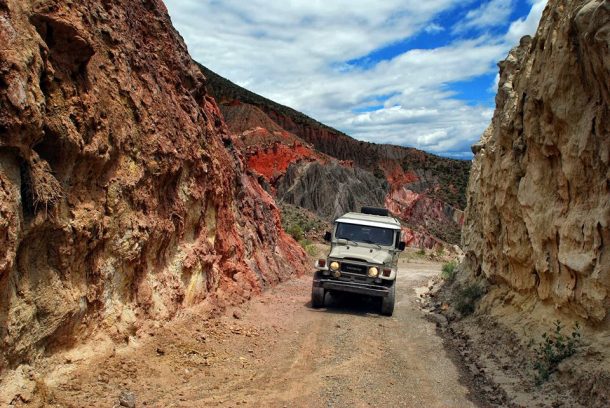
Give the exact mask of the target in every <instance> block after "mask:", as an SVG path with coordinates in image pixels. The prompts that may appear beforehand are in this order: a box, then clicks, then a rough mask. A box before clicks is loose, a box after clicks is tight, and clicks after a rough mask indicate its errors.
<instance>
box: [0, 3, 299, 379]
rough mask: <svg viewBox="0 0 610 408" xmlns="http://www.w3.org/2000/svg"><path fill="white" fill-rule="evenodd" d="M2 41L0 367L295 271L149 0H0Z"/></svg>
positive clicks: (285, 240)
mask: <svg viewBox="0 0 610 408" xmlns="http://www.w3.org/2000/svg"><path fill="white" fill-rule="evenodd" d="M0 40H1V41H2V44H3V46H2V47H1V49H0V79H1V80H0V106H2V109H0V215H1V217H0V367H10V366H14V365H17V364H19V363H22V362H25V361H27V360H28V359H31V358H34V357H36V356H38V355H41V354H44V353H49V352H52V351H53V350H56V349H57V348H60V347H66V346H69V345H70V344H72V343H73V342H74V341H75V339H76V336H79V335H85V334H86V333H88V332H90V331H91V330H92V329H93V328H94V327H97V326H98V325H99V324H101V325H102V326H103V327H112V328H113V332H114V333H117V336H119V337H120V338H121V339H122V338H126V337H128V336H130V335H132V334H133V333H134V332H135V331H137V330H138V328H139V326H140V324H141V322H142V321H143V319H167V318H170V317H172V316H173V315H174V314H175V313H176V312H177V311H178V310H179V309H180V308H181V307H184V306H185V305H188V304H192V303H196V302H200V301H202V300H204V299H205V300H206V301H209V302H213V303H215V304H220V305H224V304H229V303H234V302H239V301H241V300H242V299H246V298H248V297H250V296H251V295H252V294H253V293H256V292H258V291H260V290H261V288H263V287H265V286H267V285H270V284H273V283H275V282H278V281H280V280H283V279H286V278H287V277H289V276H290V275H291V274H292V273H300V272H304V271H305V269H306V267H305V265H304V259H305V254H304V253H303V251H302V249H301V248H300V247H299V246H298V245H297V244H296V243H295V242H294V241H293V240H292V239H291V238H289V237H288V236H287V235H286V234H284V233H283V232H282V230H281V228H280V220H279V213H278V210H277V208H276V206H275V204H274V202H273V200H272V198H271V197H270V196H268V195H267V194H266V193H265V192H264V191H263V190H262V188H261V187H260V185H259V184H258V182H256V181H255V180H254V179H253V178H252V177H249V176H247V175H246V174H245V172H244V164H243V158H242V156H241V154H240V152H239V151H238V150H236V149H234V148H233V147H232V146H234V145H235V143H238V141H237V140H236V139H234V138H232V136H230V135H229V133H228V130H227V128H226V126H225V124H224V122H223V119H222V115H221V113H220V111H219V109H218V107H217V106H216V104H215V102H214V100H213V99H211V98H210V97H208V96H206V91H205V87H204V79H203V77H202V75H201V72H200V71H199V70H198V69H197V67H196V66H195V65H194V64H193V63H192V61H191V58H190V57H189V55H188V53H187V51H186V47H185V45H184V44H183V42H182V41H181V39H180V37H179V36H178V35H177V33H176V31H175V30H174V29H173V28H172V26H171V23H170V20H169V18H168V15H167V11H166V9H165V7H164V5H163V4H162V2H161V1H160V0H146V1H142V2H130V1H126V0H117V1H113V2H109V1H94V0H83V1H81V2H72V3H70V5H67V4H66V3H64V2H60V1H54V0H40V1H33V0H31V1H28V0H26V1H24V0H2V1H0ZM101 322H102V323H101Z"/></svg>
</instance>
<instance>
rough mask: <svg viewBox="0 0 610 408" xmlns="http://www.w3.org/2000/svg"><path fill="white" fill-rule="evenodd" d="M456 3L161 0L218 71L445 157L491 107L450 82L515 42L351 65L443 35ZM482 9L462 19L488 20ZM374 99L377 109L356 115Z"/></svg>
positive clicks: (485, 42) (337, 121)
mask: <svg viewBox="0 0 610 408" xmlns="http://www.w3.org/2000/svg"><path fill="white" fill-rule="evenodd" d="M492 2H493V1H492ZM463 3H464V2H463V0H427V1H421V0H385V1H383V2H379V1H373V0H353V1H347V0H343V1H322V0H298V1H297V0H293V1H290V2H279V1H268V0H267V1H263V0H251V1H248V2H244V1H239V0H222V1H220V0H207V1H198V0H166V4H167V6H168V9H169V11H170V14H171V16H172V20H173V22H174V24H175V26H176V28H177V29H178V30H179V32H180V33H181V34H182V36H183V37H184V38H185V41H186V43H187V44H188V47H189V51H190V52H191V55H192V56H193V58H194V59H195V60H197V61H199V62H201V63H202V64H204V65H206V66H207V67H208V68H210V69H212V70H213V71H215V72H217V73H219V74H220V75H222V76H225V77H227V78H229V79H231V80H232V81H234V82H236V83H238V84H239V85H242V86H244V87H246V88H248V89H250V90H252V91H254V92H257V93H259V94H261V95H263V96H265V97H267V98H270V99H273V100H275V101H277V102H279V103H282V104H286V105H288V106H291V107H293V108H295V109H298V110H300V111H302V112H304V113H306V114H308V115H310V116H312V117H314V118H316V119H317V120H319V121H321V122H324V123H327V124H328V125H330V126H333V127H336V128H338V129H340V130H343V131H345V132H346V133H348V134H350V135H351V136H353V137H356V138H358V139H361V140H368V141H374V142H379V143H393V144H398V145H405V146H413V147H417V148H422V149H425V150H427V151H431V152H435V153H441V154H444V155H461V154H464V152H469V150H470V149H469V146H470V145H471V144H472V143H473V142H474V141H476V140H478V138H479V136H480V134H481V133H482V131H483V130H484V129H485V127H487V125H488V123H489V120H490V118H491V115H492V110H491V109H490V107H488V106H471V105H468V104H467V103H466V102H464V101H460V100H457V99H455V98H454V95H453V94H452V93H451V92H449V91H447V84H449V83H451V82H454V81H464V80H468V79H472V78H474V77H476V76H479V75H482V74H488V73H491V72H494V71H496V70H497V67H496V63H497V61H499V60H500V59H502V58H504V57H505V56H506V53H507V51H508V49H510V47H511V45H512V43H508V42H507V40H508V38H509V34H507V35H506V37H507V38H503V37H502V38H493V37H490V36H487V35H483V36H481V37H479V38H474V39H462V40H453V41H452V42H450V43H449V44H448V45H446V46H443V47H439V48H435V49H425V50H424V49H422V50H409V51H407V52H405V53H403V54H401V55H398V56H396V57H394V58H392V59H390V60H384V61H381V62H378V63H375V62H372V63H371V64H370V65H366V66H362V65H350V64H348V62H349V61H350V60H353V59H358V58H362V57H364V56H366V55H368V54H370V53H371V52H373V51H375V50H378V49H380V48H383V47H385V46H388V45H391V44H394V43H396V42H399V41H402V40H404V39H406V38H409V37H412V36H414V35H417V34H419V33H422V32H424V33H425V32H428V33H431V32H432V33H434V32H437V33H438V32H440V31H439V29H440V30H442V27H441V26H440V25H438V24H437V23H435V21H437V19H438V16H439V14H440V13H441V12H452V11H455V10H456V7H460V6H462V5H463ZM534 7H536V5H534ZM532 10H534V9H532ZM532 13H533V11H532ZM532 13H530V14H532ZM482 16H483V14H480V15H479V14H477V15H475V14H473V15H472V16H471V19H470V20H469V21H472V22H473V23H472V24H474V21H478V23H477V24H487V23H483V21H489V20H484V19H483V17H482ZM529 18H530V17H529V16H528V18H527V19H525V20H524V23H523V24H526V23H525V22H526V21H527V20H528V19H529ZM532 18H534V17H532ZM490 24H491V23H490ZM527 24H530V23H527ZM528 27H529V26H528ZM511 29H512V26H511ZM515 31H518V30H517V28H515ZM443 35H445V34H443ZM377 105H383V108H382V109H380V110H378V111H375V112H364V113H358V112H359V111H361V110H366V108H367V107H371V106H377ZM466 154H468V153H466Z"/></svg>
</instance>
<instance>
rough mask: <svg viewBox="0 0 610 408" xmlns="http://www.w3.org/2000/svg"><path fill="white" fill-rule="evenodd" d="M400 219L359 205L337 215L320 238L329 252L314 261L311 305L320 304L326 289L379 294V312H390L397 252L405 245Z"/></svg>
mask: <svg viewBox="0 0 610 408" xmlns="http://www.w3.org/2000/svg"><path fill="white" fill-rule="evenodd" d="M400 238H401V228H400V222H399V221H398V220H397V219H396V218H393V217H389V216H388V211H387V210H386V209H382V208H372V207H363V208H362V211H361V212H360V213H355V212H350V213H347V214H344V215H343V216H341V217H339V218H337V219H336V220H335V222H334V226H333V231H332V232H327V233H326V235H325V236H324V239H325V240H326V241H327V242H330V253H329V254H328V256H327V257H326V258H323V259H319V260H317V261H316V265H315V266H316V272H315V274H314V278H313V286H312V292H311V305H312V307H314V308H320V307H323V306H324V298H325V296H326V293H327V292H350V293H358V294H361V295H368V296H375V297H381V313H382V314H383V315H386V316H391V315H392V313H393V312H394V300H395V291H396V285H395V283H396V272H397V268H398V256H399V254H400V252H401V251H403V250H404V249H405V243H404V242H401V239H400Z"/></svg>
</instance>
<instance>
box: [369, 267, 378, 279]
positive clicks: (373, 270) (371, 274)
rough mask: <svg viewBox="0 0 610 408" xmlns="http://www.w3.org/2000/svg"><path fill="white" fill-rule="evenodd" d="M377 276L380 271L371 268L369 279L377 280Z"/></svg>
mask: <svg viewBox="0 0 610 408" xmlns="http://www.w3.org/2000/svg"><path fill="white" fill-rule="evenodd" d="M377 276H379V269H377V268H376V267H374V266H371V267H370V268H369V277H370V278H376V277H377Z"/></svg>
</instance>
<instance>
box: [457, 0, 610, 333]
mask: <svg viewBox="0 0 610 408" xmlns="http://www.w3.org/2000/svg"><path fill="white" fill-rule="evenodd" d="M609 47H610V1H608V0H587V1H585V0H580V1H566V0H551V1H550V2H549V4H548V6H547V8H546V10H545V12H544V15H543V17H542V21H541V24H540V27H539V29H538V32H537V34H536V36H535V37H534V38H533V39H532V38H529V37H525V38H523V39H522V40H521V44H520V46H519V47H516V48H515V49H513V50H512V51H511V52H510V55H509V56H508V58H507V59H506V60H505V61H504V62H502V63H501V64H500V74H501V80H500V87H499V92H498V96H497V98H496V103H497V109H496V112H495V115H494V117H493V121H492V124H491V126H490V127H489V129H488V130H487V131H486V132H485V134H484V135H483V137H482V139H481V141H480V143H478V144H477V145H475V146H473V149H474V150H475V152H476V157H475V160H474V165H473V170H472V173H471V177H470V184H469V188H468V207H467V210H466V216H465V225H464V229H463V238H462V240H463V246H464V250H465V252H466V263H465V266H466V268H467V269H468V270H469V271H470V272H471V273H472V274H474V275H481V274H483V275H484V276H485V277H487V279H488V280H489V281H490V282H491V283H492V285H496V286H498V285H501V286H508V287H509V288H510V289H511V291H512V292H513V293H514V292H515V291H516V292H520V294H522V295H524V296H529V297H531V298H533V299H535V300H540V301H542V302H543V303H545V304H548V305H552V306H554V307H556V308H559V309H560V310H562V311H564V312H568V313H575V314H578V315H579V316H581V317H583V318H586V319H590V321H592V322H601V321H604V320H605V319H606V320H607V319H608V310H609V309H610V297H609V293H608V291H609V290H610V247H609V243H610V225H609V223H610V199H609V198H610V184H609V180H610V178H609V177H610V165H609V164H610V113H609V106H610V88H609V87H610V53H609ZM508 296H511V295H508ZM507 301H508V302H510V299H508V298H507Z"/></svg>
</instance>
